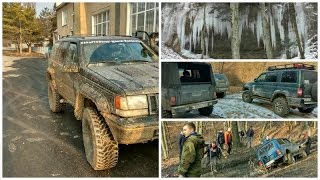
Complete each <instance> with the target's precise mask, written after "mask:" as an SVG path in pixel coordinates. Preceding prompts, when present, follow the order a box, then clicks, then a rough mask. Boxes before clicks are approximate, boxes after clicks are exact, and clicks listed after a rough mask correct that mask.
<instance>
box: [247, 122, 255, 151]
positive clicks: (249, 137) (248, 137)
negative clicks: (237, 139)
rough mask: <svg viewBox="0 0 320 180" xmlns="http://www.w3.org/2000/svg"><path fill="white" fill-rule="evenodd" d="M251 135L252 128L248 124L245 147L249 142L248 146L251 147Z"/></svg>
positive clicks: (252, 132)
mask: <svg viewBox="0 0 320 180" xmlns="http://www.w3.org/2000/svg"><path fill="white" fill-rule="evenodd" d="M253 135H254V130H253V128H252V126H250V128H249V129H248V131H247V143H246V146H247V147H248V143H249V145H250V148H251V145H252V139H253Z"/></svg>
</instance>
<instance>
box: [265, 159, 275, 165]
mask: <svg viewBox="0 0 320 180" xmlns="http://www.w3.org/2000/svg"><path fill="white" fill-rule="evenodd" d="M272 163H274V160H271V161H269V162H267V164H266V166H270V165H271V164H272Z"/></svg>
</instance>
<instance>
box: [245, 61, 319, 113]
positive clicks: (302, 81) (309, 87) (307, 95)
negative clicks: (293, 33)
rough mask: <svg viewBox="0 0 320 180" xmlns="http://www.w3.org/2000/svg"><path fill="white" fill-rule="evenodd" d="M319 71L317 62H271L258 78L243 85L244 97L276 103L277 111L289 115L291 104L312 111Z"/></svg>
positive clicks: (315, 98)
mask: <svg viewBox="0 0 320 180" xmlns="http://www.w3.org/2000/svg"><path fill="white" fill-rule="evenodd" d="M317 77H318V75H317V71H315V67H314V66H313V65H308V64H302V63H295V64H285V65H280V66H271V67H269V68H268V71H267V72H264V73H262V74H260V76H259V77H257V78H256V79H254V82H250V83H246V84H245V85H244V86H243V94H242V99H243V101H244V102H248V103H251V102H252V100H253V98H258V99H262V100H266V101H268V102H271V103H272V108H273V111H274V113H276V114H277V115H279V116H282V117H284V116H286V115H288V114H289V112H290V108H298V109H299V111H300V112H303V113H311V112H312V111H313V109H314V108H316V107H317V99H318V97H317V89H318V88H317V86H318V78H317Z"/></svg>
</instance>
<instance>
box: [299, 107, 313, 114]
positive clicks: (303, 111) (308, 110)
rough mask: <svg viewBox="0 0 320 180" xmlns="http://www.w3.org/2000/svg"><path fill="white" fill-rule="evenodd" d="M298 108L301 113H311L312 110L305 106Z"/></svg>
mask: <svg viewBox="0 0 320 180" xmlns="http://www.w3.org/2000/svg"><path fill="white" fill-rule="evenodd" d="M298 109H299V111H300V112H302V113H311V112H312V111H313V110H314V108H307V109H303V108H298Z"/></svg>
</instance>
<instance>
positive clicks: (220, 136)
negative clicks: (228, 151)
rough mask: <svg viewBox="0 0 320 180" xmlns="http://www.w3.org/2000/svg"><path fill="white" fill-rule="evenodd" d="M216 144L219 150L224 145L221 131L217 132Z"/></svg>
mask: <svg viewBox="0 0 320 180" xmlns="http://www.w3.org/2000/svg"><path fill="white" fill-rule="evenodd" d="M217 143H218V146H219V147H220V148H222V147H223V144H224V134H223V131H222V130H220V131H218V133H217Z"/></svg>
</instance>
